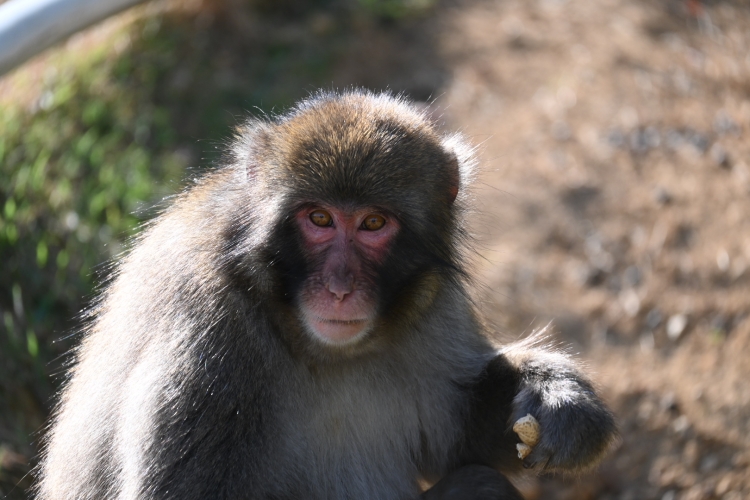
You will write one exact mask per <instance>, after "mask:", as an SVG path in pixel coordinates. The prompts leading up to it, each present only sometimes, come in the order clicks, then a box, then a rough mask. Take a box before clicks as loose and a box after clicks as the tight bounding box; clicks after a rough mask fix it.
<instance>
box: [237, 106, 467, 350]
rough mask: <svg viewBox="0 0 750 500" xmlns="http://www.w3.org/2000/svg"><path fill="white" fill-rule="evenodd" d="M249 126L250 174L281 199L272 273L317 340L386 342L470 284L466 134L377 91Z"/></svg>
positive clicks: (337, 344)
mask: <svg viewBox="0 0 750 500" xmlns="http://www.w3.org/2000/svg"><path fill="white" fill-rule="evenodd" d="M248 134H249V135H250V136H252V137H251V138H249V139H248V138H245V145H246V147H248V148H249V152H248V153H247V155H246V156H245V164H246V168H247V172H248V174H249V178H250V180H249V183H250V184H254V185H256V189H254V190H253V191H254V192H255V193H265V196H267V197H268V199H269V200H273V201H271V202H270V203H268V205H269V206H273V207H275V208H274V213H273V214H269V217H267V218H265V220H264V221H260V220H258V223H257V224H260V225H263V224H265V225H266V227H267V228H268V229H267V233H266V234H268V237H267V238H266V241H267V244H265V245H264V246H263V248H264V249H265V253H264V255H265V259H266V262H267V266H266V267H267V268H268V269H270V270H272V272H273V278H271V279H270V280H269V281H270V282H273V283H276V284H277V286H276V288H275V291H276V292H275V296H276V297H277V298H278V299H279V300H280V301H281V302H283V303H285V304H286V306H287V312H288V314H287V315H286V316H287V318H285V320H286V321H287V324H288V320H289V317H294V320H295V321H296V322H297V324H298V325H299V326H300V329H301V330H302V331H303V332H304V335H305V336H306V337H307V340H308V341H311V342H312V343H313V345H317V346H318V348H322V349H328V350H331V349H333V350H346V351H351V350H352V348H355V350H359V347H361V346H363V345H368V344H377V343H378V341H381V340H384V339H386V338H387V337H388V336H389V335H393V334H394V333H393V332H396V331H402V330H403V328H394V326H396V325H398V324H400V325H408V323H409V322H410V321H413V320H415V319H417V317H418V316H419V315H420V314H421V313H422V312H423V311H424V310H425V309H426V308H428V307H429V306H430V304H431V303H432V301H433V299H434V297H435V296H436V295H437V293H438V292H439V290H440V288H441V287H443V286H446V285H447V284H449V283H454V284H456V283H458V278H459V276H460V275H461V273H462V271H461V269H462V266H461V263H460V253H461V252H460V251H459V248H460V242H461V238H462V235H463V234H464V231H463V228H462V227H461V226H462V225H463V224H462V223H461V222H462V221H461V219H460V216H461V214H462V210H461V209H460V205H461V204H462V200H463V198H464V197H465V196H464V195H463V192H464V190H463V187H464V184H465V183H466V181H467V176H468V175H469V170H470V167H471V155H470V152H468V150H467V149H466V148H465V147H463V146H462V145H461V142H460V140H459V139H458V138H457V137H455V136H451V137H443V136H441V135H440V134H439V133H438V132H437V131H436V130H435V128H434V126H433V125H432V124H431V123H430V122H429V121H428V120H427V119H426V118H425V116H424V114H423V113H421V112H420V111H418V110H416V109H415V108H414V107H412V106H411V105H409V104H407V103H405V102H404V101H403V100H401V99H397V98H394V97H392V96H389V95H385V94H381V95H373V94H370V93H365V92H350V93H346V94H343V95H338V94H321V95H318V96H316V97H314V98H312V99H310V100H308V101H306V102H304V103H302V104H301V105H299V106H298V107H297V108H295V109H294V110H292V111H291V112H290V113H289V114H287V115H285V116H282V117H279V118H277V119H276V120H275V121H272V122H266V123H263V124H261V125H258V124H256V125H255V126H254V127H252V128H250V129H249V131H248ZM257 186H262V187H260V188H257ZM256 229H257V225H256Z"/></svg>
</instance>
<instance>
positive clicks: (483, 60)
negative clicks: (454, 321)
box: [438, 0, 750, 500]
mask: <svg viewBox="0 0 750 500" xmlns="http://www.w3.org/2000/svg"><path fill="white" fill-rule="evenodd" d="M443 22H444V23H445V24H444V26H445V31H441V37H440V45H439V46H440V50H441V51H442V52H443V54H444V60H445V61H447V64H448V66H449V68H450V70H449V71H450V74H451V81H450V83H449V84H448V85H447V86H446V88H445V90H444V94H443V95H441V96H440V97H439V98H438V104H439V105H440V106H442V107H444V108H445V109H447V111H446V119H447V121H448V123H449V124H450V125H451V126H457V127H459V128H461V129H462V130H464V132H465V133H466V134H467V135H468V136H469V137H471V138H472V140H473V141H474V142H475V143H477V144H479V145H480V147H479V152H480V157H481V159H482V164H483V166H484V172H483V174H482V175H481V178H480V182H479V183H478V185H477V187H476V189H477V198H478V201H479V207H478V208H479V211H480V213H479V214H478V216H477V217H478V221H477V224H476V230H477V233H478V235H479V241H480V245H479V246H480V253H481V255H482V257H483V258H484V260H480V261H479V262H478V264H477V266H478V268H479V269H480V275H481V276H482V279H483V284H484V286H485V289H484V292H483V293H482V298H483V299H484V301H485V308H486V311H487V314H488V315H489V316H490V317H491V318H492V319H493V320H494V322H495V323H496V325H497V326H498V329H499V330H500V331H502V332H505V333H507V334H510V335H511V336H513V335H516V334H518V333H519V332H521V331H524V330H525V331H528V330H531V329H533V328H534V326H540V325H544V324H546V322H547V321H549V320H554V322H555V325H556V327H557V331H558V332H559V334H558V335H557V336H556V339H557V340H560V341H562V342H563V343H565V344H570V345H571V346H572V350H573V351H574V352H579V353H580V354H581V357H582V358H583V359H584V360H585V361H586V363H587V365H588V366H589V368H590V369H591V371H592V372H593V373H594V374H595V375H594V376H595V378H596V380H597V381H598V383H599V385H600V386H601V388H602V390H603V392H604V394H605V395H606V397H607V399H608V401H609V402H610V403H611V404H612V405H613V407H614V408H615V411H616V413H617V415H618V418H619V421H620V425H621V430H622V444H621V445H620V447H619V448H618V449H617V450H616V451H615V452H614V453H613V455H612V457H611V458H610V459H609V460H607V461H606V462H605V464H604V465H603V466H602V468H601V469H600V470H599V471H597V472H595V473H593V474H591V475H588V476H585V477H583V478H579V479H574V480H570V479H568V480H560V479H559V478H546V477H545V478H542V479H541V480H540V481H538V482H535V481H532V482H531V483H530V484H529V485H528V486H527V488H526V492H527V495H528V498H559V499H563V498H565V499H586V498H600V499H605V498H607V499H608V498H620V499H652V498H653V499H663V500H672V499H714V498H721V499H727V500H729V499H733V500H734V499H737V500H739V499H741V498H750V471H749V470H748V465H749V464H750V446H749V445H750V437H749V436H750V315H749V313H750V270H749V269H748V266H749V265H750V168H749V167H748V162H750V145H749V144H748V142H747V139H746V137H747V133H748V129H749V128H750V83H749V82H750V50H749V49H750V9H748V5H747V4H740V3H738V2H715V3H712V4H711V5H706V4H701V3H699V2H677V1H656V0H654V1H648V0H644V1H618V0H602V1H597V2H592V1H590V0H569V1H556V0H541V1H535V2H525V1H504V2H476V3H472V4H470V5H462V6H461V7H460V8H455V9H451V10H450V12H449V13H446V14H444V16H443Z"/></svg>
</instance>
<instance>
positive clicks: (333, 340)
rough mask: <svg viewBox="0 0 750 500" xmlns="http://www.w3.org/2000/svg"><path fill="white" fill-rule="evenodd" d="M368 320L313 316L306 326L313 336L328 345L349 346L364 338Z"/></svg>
mask: <svg viewBox="0 0 750 500" xmlns="http://www.w3.org/2000/svg"><path fill="white" fill-rule="evenodd" d="M369 323H370V320H369V318H355V319H338V318H323V317H321V316H313V317H312V318H309V320H308V324H309V326H310V328H311V329H312V330H313V332H314V333H315V336H316V337H318V338H320V339H321V340H323V341H324V342H326V343H330V344H349V343H352V342H356V341H357V340H358V339H359V338H361V337H362V336H364V335H365V334H366V333H367V330H368V329H369V328H368V326H369Z"/></svg>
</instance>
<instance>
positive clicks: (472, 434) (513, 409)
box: [461, 348, 617, 471]
mask: <svg viewBox="0 0 750 500" xmlns="http://www.w3.org/2000/svg"><path fill="white" fill-rule="evenodd" d="M472 396H473V398H472V404H471V407H470V410H469V417H468V421H467V431H466V440H465V447H464V452H463V453H462V456H461V459H462V462H464V463H484V464H488V465H492V466H495V467H498V468H500V469H501V470H504V471H512V470H517V469H518V468H519V467H520V466H521V465H523V466H524V467H527V468H530V467H535V466H540V467H542V468H543V469H544V470H548V471H550V470H552V471H581V470H584V469H587V468H589V467H592V466H594V465H595V464H596V463H597V462H598V461H599V460H600V459H601V458H602V456H603V455H604V454H605V453H606V451H607V450H608V449H609V448H610V446H611V445H612V443H613V442H614V441H616V439H617V429H616V425H615V422H614V417H613V415H612V413H611V412H610V410H609V409H608V408H607V407H606V406H605V405H604V403H603V402H602V401H601V399H599V397H598V396H597V395H596V393H595V392H594V389H593V387H592V385H591V383H590V382H589V381H588V380H587V379H586V378H585V377H584V376H583V375H582V374H581V372H580V371H579V370H578V369H577V367H576V366H575V364H574V363H573V362H572V361H571V360H570V359H569V358H568V357H567V356H565V355H563V354H561V353H557V352H550V351H545V350H543V349H534V348H511V349H507V350H503V351H502V352H500V353H499V354H498V355H497V356H496V357H495V358H494V359H492V361H490V363H489V364H488V365H487V367H486V369H485V370H484V372H483V373H482V375H481V376H480V378H479V380H478V381H477V383H476V385H475V386H474V387H473V391H472ZM527 414H531V415H532V416H534V417H535V418H536V419H537V420H538V422H539V424H540V426H541V435H540V438H539V442H538V443H537V444H536V445H534V447H533V451H532V452H531V454H529V455H528V456H527V457H526V458H525V459H524V460H523V461H521V459H520V458H518V452H517V450H516V444H518V443H520V442H521V441H520V439H519V437H518V435H517V434H516V433H515V432H513V429H512V427H513V423H514V422H515V421H516V420H518V419H519V418H521V417H523V416H525V415H527Z"/></svg>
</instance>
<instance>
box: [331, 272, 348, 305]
mask: <svg viewBox="0 0 750 500" xmlns="http://www.w3.org/2000/svg"><path fill="white" fill-rule="evenodd" d="M326 289H328V291H329V292H331V293H332V294H333V296H334V297H336V300H337V301H338V302H341V301H342V300H344V298H345V297H346V296H347V295H349V294H350V293H351V292H352V280H351V279H344V280H342V279H340V278H336V277H331V278H330V279H329V280H328V283H326Z"/></svg>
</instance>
